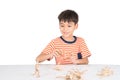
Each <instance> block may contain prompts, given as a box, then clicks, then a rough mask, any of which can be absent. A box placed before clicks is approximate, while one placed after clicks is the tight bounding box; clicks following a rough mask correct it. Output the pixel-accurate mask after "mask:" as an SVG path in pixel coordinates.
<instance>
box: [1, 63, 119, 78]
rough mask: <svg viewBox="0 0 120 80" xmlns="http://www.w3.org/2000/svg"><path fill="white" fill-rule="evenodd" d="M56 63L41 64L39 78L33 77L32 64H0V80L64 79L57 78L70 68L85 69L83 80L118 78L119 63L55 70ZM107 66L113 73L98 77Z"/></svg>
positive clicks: (71, 67)
mask: <svg viewBox="0 0 120 80" xmlns="http://www.w3.org/2000/svg"><path fill="white" fill-rule="evenodd" d="M55 66H56V65H52V64H41V65H40V78H36V77H34V76H33V75H32V74H33V72H34V65H0V80H65V79H64V78H57V77H58V76H63V75H66V74H67V73H68V71H70V70H71V69H79V70H80V71H84V70H86V72H85V73H84V74H83V75H82V78H83V80H120V65H101V64H89V65H61V70H60V71H58V70H55V69H54V68H55ZM105 66H108V67H109V68H110V69H111V70H113V75H111V76H108V77H103V78H100V77H99V76H97V73H98V72H100V71H101V69H102V68H104V67H105Z"/></svg>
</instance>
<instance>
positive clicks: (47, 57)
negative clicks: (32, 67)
mask: <svg viewBox="0 0 120 80" xmlns="http://www.w3.org/2000/svg"><path fill="white" fill-rule="evenodd" d="M50 57H51V55H50V54H49V55H48V54H40V55H39V56H38V57H37V58H36V62H37V63H39V62H43V61H45V60H47V59H49V58H50Z"/></svg>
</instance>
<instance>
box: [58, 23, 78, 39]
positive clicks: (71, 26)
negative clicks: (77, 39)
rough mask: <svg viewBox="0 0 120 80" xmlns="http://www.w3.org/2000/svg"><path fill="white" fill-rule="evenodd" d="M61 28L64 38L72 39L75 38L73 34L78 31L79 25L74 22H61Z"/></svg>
mask: <svg viewBox="0 0 120 80" xmlns="http://www.w3.org/2000/svg"><path fill="white" fill-rule="evenodd" d="M59 26H60V27H59V28H60V31H61V33H62V36H63V37H64V38H71V37H73V32H74V30H75V29H77V27H78V24H75V23H74V22H67V21H66V22H64V21H61V22H60V23H59Z"/></svg>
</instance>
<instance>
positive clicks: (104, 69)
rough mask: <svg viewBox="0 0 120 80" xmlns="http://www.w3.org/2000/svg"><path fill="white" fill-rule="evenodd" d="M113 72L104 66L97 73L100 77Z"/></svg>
mask: <svg viewBox="0 0 120 80" xmlns="http://www.w3.org/2000/svg"><path fill="white" fill-rule="evenodd" d="M112 74H113V70H111V69H110V68H109V67H107V66H106V67H104V68H103V69H102V70H101V71H100V72H99V73H98V74H97V75H98V76H100V77H106V76H111V75H112Z"/></svg>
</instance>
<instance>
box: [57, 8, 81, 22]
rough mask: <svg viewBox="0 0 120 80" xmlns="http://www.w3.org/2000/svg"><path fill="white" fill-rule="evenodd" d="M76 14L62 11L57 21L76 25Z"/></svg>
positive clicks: (70, 11) (71, 11)
mask: <svg viewBox="0 0 120 80" xmlns="http://www.w3.org/2000/svg"><path fill="white" fill-rule="evenodd" d="M78 17H79V16H78V14H77V13H76V12H75V11H73V10H64V11H62V12H61V13H60V14H59V16H58V19H59V22H61V21H64V22H66V21H67V22H71V21H72V22H74V23H75V24H77V23H78V20H79V19H78Z"/></svg>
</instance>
